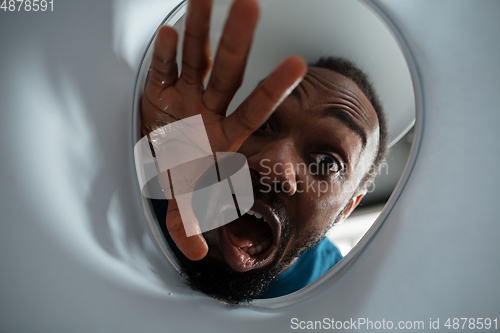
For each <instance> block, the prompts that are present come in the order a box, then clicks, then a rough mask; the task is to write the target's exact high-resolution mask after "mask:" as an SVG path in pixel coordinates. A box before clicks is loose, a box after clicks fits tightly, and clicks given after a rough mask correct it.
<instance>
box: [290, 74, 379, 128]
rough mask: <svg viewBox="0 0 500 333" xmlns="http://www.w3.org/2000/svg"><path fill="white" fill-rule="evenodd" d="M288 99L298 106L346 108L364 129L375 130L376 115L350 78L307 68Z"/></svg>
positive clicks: (363, 94)
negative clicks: (294, 100)
mask: <svg viewBox="0 0 500 333" xmlns="http://www.w3.org/2000/svg"><path fill="white" fill-rule="evenodd" d="M292 98H295V99H297V100H298V101H299V103H300V104H301V106H302V107H305V108H306V109H313V108H314V107H315V106H328V105H334V106H335V107H338V108H341V109H343V110H346V111H348V112H349V113H350V114H351V115H352V116H353V118H354V119H355V120H357V121H358V122H359V124H360V125H362V126H363V127H364V128H365V130H366V131H367V132H368V133H369V134H371V133H377V136H378V128H379V125H378V117H377V113H376V112H375V109H374V107H373V105H372V104H371V102H370V100H369V99H368V97H367V96H366V95H365V93H364V92H363V91H362V90H361V88H359V86H358V85H357V84H356V83H355V82H354V81H353V80H352V79H350V78H348V77H346V76H344V75H342V74H340V73H337V72H335V71H333V70H330V69H327V68H322V67H309V69H308V71H307V74H306V76H305V77H304V79H303V80H302V82H301V83H300V85H299V86H297V88H296V89H295V90H294V91H293V93H292Z"/></svg>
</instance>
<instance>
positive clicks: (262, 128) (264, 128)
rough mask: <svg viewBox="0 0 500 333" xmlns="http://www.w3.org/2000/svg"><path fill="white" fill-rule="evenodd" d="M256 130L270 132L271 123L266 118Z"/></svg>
mask: <svg viewBox="0 0 500 333" xmlns="http://www.w3.org/2000/svg"><path fill="white" fill-rule="evenodd" d="M257 131H263V132H268V133H269V132H271V125H270V124H269V121H267V120H266V121H265V122H264V123H263V124H262V125H260V127H259V128H258V129H257Z"/></svg>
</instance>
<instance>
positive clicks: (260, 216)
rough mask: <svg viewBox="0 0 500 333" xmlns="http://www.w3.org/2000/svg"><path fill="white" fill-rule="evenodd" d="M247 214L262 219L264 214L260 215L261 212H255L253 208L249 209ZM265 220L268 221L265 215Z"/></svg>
mask: <svg viewBox="0 0 500 333" xmlns="http://www.w3.org/2000/svg"><path fill="white" fill-rule="evenodd" d="M247 214H248V215H252V216H255V217H256V218H258V219H261V218H262V217H263V216H262V215H260V214H259V213H256V212H254V211H253V210H249V211H248V212H247ZM264 221H266V218H265V217H264Z"/></svg>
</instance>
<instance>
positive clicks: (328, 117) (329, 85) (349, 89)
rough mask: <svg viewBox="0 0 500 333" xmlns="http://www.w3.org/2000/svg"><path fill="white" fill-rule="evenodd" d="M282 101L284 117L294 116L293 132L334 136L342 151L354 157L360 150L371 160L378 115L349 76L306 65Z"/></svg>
mask: <svg viewBox="0 0 500 333" xmlns="http://www.w3.org/2000/svg"><path fill="white" fill-rule="evenodd" d="M284 104H285V105H287V106H286V107H284V110H283V111H286V116H287V117H286V118H288V119H290V118H293V119H294V121H293V123H295V125H296V126H292V127H295V128H296V130H297V132H304V131H305V132H308V133H311V134H310V135H309V136H311V135H312V136H313V137H316V138H318V137H329V138H332V139H336V140H337V141H341V142H342V146H344V148H345V150H346V151H348V152H350V153H352V154H354V155H357V157H358V158H359V157H361V156H360V154H361V153H362V152H363V151H364V152H365V154H362V155H365V156H366V157H367V158H368V159H369V160H370V161H373V158H374V156H375V154H376V150H377V147H378V141H379V133H378V132H379V131H378V128H379V127H378V117H377V114H376V112H375V109H374V108H373V106H372V104H371V102H370V100H369V99H368V98H367V97H366V95H365V94H364V93H363V91H362V90H361V89H360V88H359V87H358V85H357V84H356V83H355V82H354V81H353V80H351V79H350V78H347V77H346V76H344V75H342V74H339V73H337V72H335V71H333V70H330V69H326V68H319V67H309V69H308V72H307V74H306V76H305V77H304V80H303V81H302V82H301V83H300V85H298V86H297V87H296V89H295V90H294V91H293V92H292V94H291V95H290V97H289V98H287V99H286V100H285V103H284ZM278 110H279V109H278ZM290 112H291V113H290ZM278 113H280V112H278ZM292 115H293V117H290V116H292ZM281 118H283V117H281ZM289 121H290V125H291V124H292V121H291V120H289ZM297 123H298V124H297ZM356 159H357V158H356ZM360 162H361V161H360ZM367 162H368V161H367ZM368 163H369V162H368Z"/></svg>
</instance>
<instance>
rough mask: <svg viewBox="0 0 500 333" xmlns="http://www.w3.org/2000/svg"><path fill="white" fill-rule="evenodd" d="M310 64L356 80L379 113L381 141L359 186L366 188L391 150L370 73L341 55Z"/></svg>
mask: <svg viewBox="0 0 500 333" xmlns="http://www.w3.org/2000/svg"><path fill="white" fill-rule="evenodd" d="M309 66H310V67H320V68H326V69H330V70H332V71H334V72H337V73H339V74H341V75H344V76H345V77H347V78H349V79H351V80H352V81H354V83H356V85H357V86H358V87H359V88H360V89H361V91H363V93H364V94H365V96H366V97H367V98H368V100H369V101H370V103H371V104H372V106H373V108H374V109H375V112H376V113H377V117H378V124H379V143H378V150H377V155H376V156H375V160H374V161H373V164H372V166H371V168H370V170H369V171H368V172H367V174H366V175H365V176H364V177H363V179H362V180H361V182H360V184H359V187H358V189H363V188H366V187H367V186H369V184H370V183H371V182H372V181H373V179H374V178H375V176H376V175H377V174H378V171H379V168H380V166H381V164H382V163H383V162H384V161H385V157H386V155H387V153H388V151H389V145H388V141H389V138H388V137H389V133H388V128H387V127H388V126H387V119H386V117H385V114H384V110H383V107H382V103H380V100H379V98H378V96H377V94H376V92H375V89H374V88H373V85H372V83H371V82H370V79H369V78H368V75H367V74H366V73H365V72H363V71H362V70H361V69H360V68H358V67H357V66H356V65H354V63H352V62H351V61H349V60H347V59H344V58H340V57H322V58H320V59H319V60H318V61H316V62H314V63H311V64H309Z"/></svg>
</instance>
